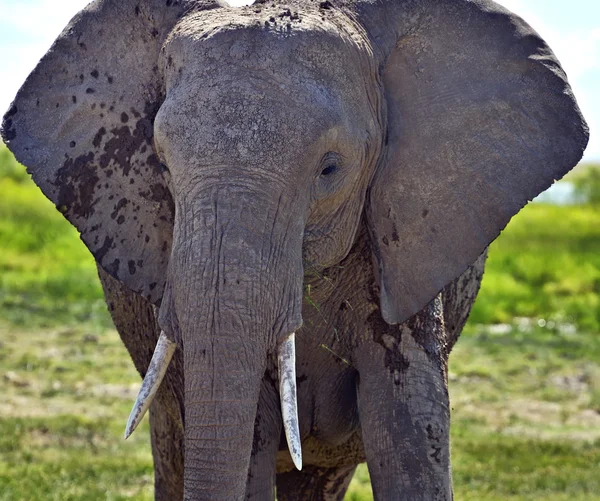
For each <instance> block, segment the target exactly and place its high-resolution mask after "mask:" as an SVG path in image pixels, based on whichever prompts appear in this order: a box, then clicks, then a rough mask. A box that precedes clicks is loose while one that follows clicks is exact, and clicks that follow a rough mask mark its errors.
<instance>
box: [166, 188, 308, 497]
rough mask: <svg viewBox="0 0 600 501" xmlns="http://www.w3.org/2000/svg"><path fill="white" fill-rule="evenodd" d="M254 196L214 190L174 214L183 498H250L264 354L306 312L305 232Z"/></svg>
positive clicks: (173, 301)
mask: <svg viewBox="0 0 600 501" xmlns="http://www.w3.org/2000/svg"><path fill="white" fill-rule="evenodd" d="M263 198H264V197H263ZM258 199H259V196H257V195H256V194H253V196H252V197H250V196H241V195H240V194H238V195H237V196H235V195H233V196H232V194H231V193H227V195H225V194H223V193H219V192H218V190H212V191H211V192H210V195H209V196H204V197H203V196H198V195H196V196H195V197H194V198H193V201H192V202H191V203H189V204H188V205H187V206H186V212H181V211H180V212H179V213H178V217H177V218H176V232H175V239H176V241H177V240H178V244H177V245H175V246H174V249H176V251H174V254H173V256H172V261H171V264H170V276H169V279H170V283H171V284H172V285H171V287H170V289H169V293H168V294H167V296H166V298H165V300H164V301H163V306H162V307H161V309H162V308H168V310H169V312H168V316H169V318H170V323H171V325H174V324H175V325H176V326H177V328H176V336H179V337H180V339H179V341H180V343H181V346H182V348H183V359H184V378H185V395H184V402H185V478H184V490H185V496H184V499H186V500H194V501H198V500H228V501H230V500H237V499H243V498H244V495H245V488H246V477H247V471H248V466H249V461H250V455H251V450H252V439H253V433H254V421H255V416H256V408H257V402H258V399H259V390H260V383H261V380H262V377H263V375H264V371H265V367H266V360H267V355H268V353H274V352H275V350H276V349H277V345H278V341H281V340H282V339H283V338H284V337H285V336H287V335H289V334H290V333H292V332H293V331H294V330H295V329H296V328H297V327H299V325H300V322H301V317H300V312H301V292H302V265H301V236H302V233H301V232H299V231H290V225H289V224H288V222H287V221H283V222H282V221H278V220H277V218H276V214H277V213H278V207H277V206H275V207H273V206H272V205H270V204H268V203H265V202H263V203H262V205H261V204H259V203H258V202H257V200H258ZM161 315H163V311H161ZM163 318H164V317H163ZM174 319H176V320H175V321H174Z"/></svg>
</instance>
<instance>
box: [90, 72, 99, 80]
mask: <svg viewBox="0 0 600 501" xmlns="http://www.w3.org/2000/svg"><path fill="white" fill-rule="evenodd" d="M90 75H92V76H93V77H94V78H98V75H99V73H98V70H92V72H91V73H90Z"/></svg>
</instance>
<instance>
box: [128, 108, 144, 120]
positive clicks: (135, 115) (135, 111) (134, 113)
mask: <svg viewBox="0 0 600 501" xmlns="http://www.w3.org/2000/svg"><path fill="white" fill-rule="evenodd" d="M129 111H131V113H132V114H133V116H134V117H135V118H140V117H141V116H142V115H140V112H139V111H138V110H136V109H135V108H129Z"/></svg>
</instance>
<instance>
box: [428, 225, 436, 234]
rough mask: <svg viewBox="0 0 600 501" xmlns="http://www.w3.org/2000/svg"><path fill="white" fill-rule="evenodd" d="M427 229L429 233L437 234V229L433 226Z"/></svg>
mask: <svg viewBox="0 0 600 501" xmlns="http://www.w3.org/2000/svg"><path fill="white" fill-rule="evenodd" d="M429 229H430V230H431V233H437V229H436V227H435V226H431V227H430V228H429Z"/></svg>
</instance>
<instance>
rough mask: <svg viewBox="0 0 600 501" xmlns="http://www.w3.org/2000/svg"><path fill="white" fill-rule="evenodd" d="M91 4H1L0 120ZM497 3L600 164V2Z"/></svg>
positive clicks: (80, 0) (3, 0)
mask: <svg viewBox="0 0 600 501" xmlns="http://www.w3.org/2000/svg"><path fill="white" fill-rule="evenodd" d="M235 1H236V0H233V1H232V3H233V2H235ZM237 1H239V0H237ZM87 3H88V0H61V1H60V2H57V1H56V0H0V61H1V65H0V114H2V113H3V112H4V110H6V109H7V108H8V106H9V104H10V102H11V101H12V99H13V97H14V95H15V93H16V92H17V90H18V88H19V86H20V85H21V83H22V82H23V80H24V79H25V78H26V77H27V75H28V74H29V72H30V71H31V70H32V69H33V68H34V66H35V64H36V63H37V61H38V60H39V59H40V57H42V56H43V55H44V53H45V52H46V50H48V48H49V47H50V45H51V44H52V41H53V40H54V39H55V38H56V36H57V35H58V34H59V33H60V32H61V30H62V28H63V27H64V26H65V25H66V24H67V23H68V21H69V19H71V17H72V16H73V15H74V14H75V13H77V12H78V11H79V10H81V9H82V8H83V7H84V6H85V5H86V4H87ZM499 3H501V4H503V5H504V6H506V7H508V8H509V9H510V10H512V11H514V12H516V13H518V14H519V15H521V16H522V17H523V18H524V19H525V20H527V21H528V22H529V24H531V25H532V26H533V27H534V28H535V29H536V30H537V31H538V32H539V33H540V34H541V35H542V37H543V38H544V39H546V41H547V42H548V44H549V45H550V47H552V49H553V50H554V52H555V53H556V55H557V56H558V58H559V59H560V61H561V63H562V65H563V67H564V68H565V70H566V72H567V75H568V76H569V80H570V82H571V85H572V87H573V89H574V91H575V95H576V97H577V100H578V102H579V105H580V107H581V109H582V111H583V114H584V116H585V117H586V119H587V121H588V124H589V125H590V129H591V139H590V144H589V146H588V148H587V150H586V153H585V156H584V160H588V161H596V162H600V1H599V0H570V1H564V0H500V2H499Z"/></svg>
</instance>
